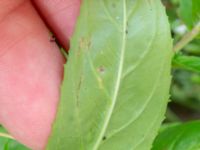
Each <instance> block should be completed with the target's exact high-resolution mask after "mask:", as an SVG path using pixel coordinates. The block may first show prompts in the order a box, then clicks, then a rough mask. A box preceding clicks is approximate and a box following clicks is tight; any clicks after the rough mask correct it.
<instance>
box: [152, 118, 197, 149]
mask: <svg viewBox="0 0 200 150" xmlns="http://www.w3.org/2000/svg"><path fill="white" fill-rule="evenodd" d="M199 149H200V121H194V122H189V123H185V124H182V125H174V126H169V127H168V128H165V130H163V131H162V132H161V133H160V134H159V135H158V137H157V138H156V140H155V142H154V146H153V149H152V150H199Z"/></svg>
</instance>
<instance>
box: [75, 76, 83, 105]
mask: <svg viewBox="0 0 200 150" xmlns="http://www.w3.org/2000/svg"><path fill="white" fill-rule="evenodd" d="M82 82H83V75H81V76H80V79H79V82H78V85H77V90H76V91H77V94H76V106H77V107H79V106H80V90H81V85H82Z"/></svg>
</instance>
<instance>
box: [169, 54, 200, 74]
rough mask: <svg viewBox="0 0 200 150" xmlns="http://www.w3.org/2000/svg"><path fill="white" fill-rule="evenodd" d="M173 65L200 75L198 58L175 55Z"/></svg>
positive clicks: (199, 58) (199, 60) (199, 59)
mask: <svg viewBox="0 0 200 150" xmlns="http://www.w3.org/2000/svg"><path fill="white" fill-rule="evenodd" d="M173 65H174V66H175V67H178V68H182V69H186V70H190V71H194V72H198V73H200V57H197V56H186V55H181V54H177V55H175V56H174V58H173Z"/></svg>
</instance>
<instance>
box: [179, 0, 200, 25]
mask: <svg viewBox="0 0 200 150" xmlns="http://www.w3.org/2000/svg"><path fill="white" fill-rule="evenodd" d="M179 14H180V17H181V19H182V20H183V21H184V22H185V23H186V25H187V26H188V27H189V28H192V27H193V26H194V25H195V24H196V23H197V22H198V21H199V20H200V1H199V0H180V9H179Z"/></svg>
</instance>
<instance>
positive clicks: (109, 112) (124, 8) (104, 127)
mask: <svg viewBox="0 0 200 150" xmlns="http://www.w3.org/2000/svg"><path fill="white" fill-rule="evenodd" d="M126 22H127V14H126V0H123V30H122V32H123V34H122V47H121V53H120V59H119V60H120V62H119V69H118V73H117V80H116V84H115V89H114V92H113V96H112V103H111V106H110V109H109V111H108V113H107V116H106V118H105V122H104V125H103V127H102V130H101V132H100V134H99V137H98V139H97V142H96V143H95V145H94V147H93V150H97V149H98V148H99V145H100V143H101V140H102V138H103V136H104V134H105V132H106V129H107V127H108V124H109V122H110V119H111V116H112V113H113V110H114V108H115V104H116V101H117V96H118V93H119V88H120V84H121V76H122V71H123V65H124V55H125V49H126V28H127V26H126Z"/></svg>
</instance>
